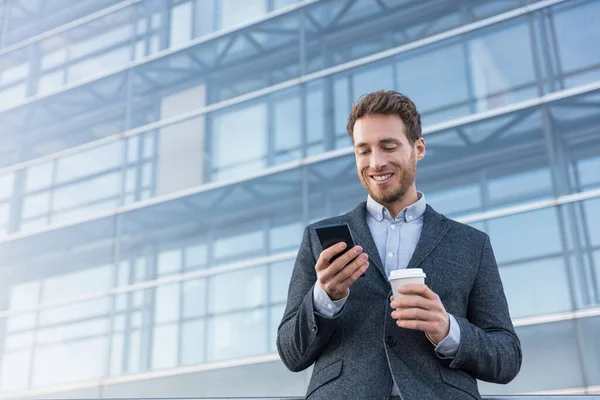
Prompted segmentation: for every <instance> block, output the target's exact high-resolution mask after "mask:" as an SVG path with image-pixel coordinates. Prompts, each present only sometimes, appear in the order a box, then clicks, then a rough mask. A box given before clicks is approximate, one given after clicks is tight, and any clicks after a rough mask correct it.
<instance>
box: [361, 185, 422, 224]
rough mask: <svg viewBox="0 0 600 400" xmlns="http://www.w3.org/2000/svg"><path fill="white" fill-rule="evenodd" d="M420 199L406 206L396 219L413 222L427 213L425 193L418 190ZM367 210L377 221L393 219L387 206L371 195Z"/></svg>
mask: <svg viewBox="0 0 600 400" xmlns="http://www.w3.org/2000/svg"><path fill="white" fill-rule="evenodd" d="M417 197H418V200H417V201H416V202H414V203H413V204H411V205H410V206H408V207H406V208H405V209H404V210H402V211H401V212H400V214H398V216H397V217H396V220H399V221H403V222H412V221H416V220H418V219H419V218H421V217H422V216H423V214H424V213H425V208H426V207H427V205H426V203H425V195H424V194H423V193H422V192H419V191H417ZM367 212H368V213H369V215H370V216H371V217H373V218H374V219H375V220H376V221H377V222H381V221H383V220H384V218H385V219H389V220H391V219H392V216H391V215H390V212H389V211H388V209H387V208H385V206H383V205H381V204H379V203H378V202H377V201H375V200H374V199H373V198H372V197H371V195H369V196H368V197H367Z"/></svg>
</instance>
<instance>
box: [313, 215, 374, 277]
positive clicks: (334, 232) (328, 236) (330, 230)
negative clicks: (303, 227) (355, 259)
mask: <svg viewBox="0 0 600 400" xmlns="http://www.w3.org/2000/svg"><path fill="white" fill-rule="evenodd" d="M315 231H316V232H317V236H318V237H319V241H320V242H321V247H323V250H325V249H327V248H329V247H331V246H333V245H335V244H337V243H340V242H345V243H346V248H345V249H344V250H342V251H341V252H340V253H338V254H336V255H335V256H333V257H332V258H331V262H333V261H335V260H336V259H337V258H338V257H339V256H341V255H342V254H344V253H345V252H347V251H348V250H350V249H351V248H353V247H354V240H353V239H352V233H351V232H350V227H348V224H331V225H324V226H319V227H318V228H315ZM361 276H365V274H362V275H361Z"/></svg>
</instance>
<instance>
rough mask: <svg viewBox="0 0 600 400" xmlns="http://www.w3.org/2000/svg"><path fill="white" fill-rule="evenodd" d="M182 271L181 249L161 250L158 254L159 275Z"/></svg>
mask: <svg viewBox="0 0 600 400" xmlns="http://www.w3.org/2000/svg"><path fill="white" fill-rule="evenodd" d="M180 271H181V249H175V250H168V251H161V252H160V253H159V254H158V267H157V275H158V276H164V275H170V274H174V273H177V272H180Z"/></svg>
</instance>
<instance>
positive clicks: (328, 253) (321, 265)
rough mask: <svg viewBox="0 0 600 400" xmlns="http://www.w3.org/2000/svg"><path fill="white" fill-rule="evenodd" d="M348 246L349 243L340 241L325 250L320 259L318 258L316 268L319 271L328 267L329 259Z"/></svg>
mask: <svg viewBox="0 0 600 400" xmlns="http://www.w3.org/2000/svg"><path fill="white" fill-rule="evenodd" d="M346 246H347V245H346V243H345V242H340V243H336V244H335V245H333V246H330V247H328V248H326V249H325V250H323V251H322V252H321V254H320V255H319V259H318V260H317V264H316V266H315V269H316V270H317V271H322V270H324V269H325V268H327V267H328V266H329V264H330V263H329V261H330V260H331V258H332V257H334V256H335V255H336V254H339V253H341V252H342V251H344V250H345V249H346Z"/></svg>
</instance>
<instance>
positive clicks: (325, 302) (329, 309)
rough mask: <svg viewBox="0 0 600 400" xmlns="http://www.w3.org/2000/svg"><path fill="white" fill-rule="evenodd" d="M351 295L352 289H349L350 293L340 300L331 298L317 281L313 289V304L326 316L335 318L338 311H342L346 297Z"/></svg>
mask: <svg viewBox="0 0 600 400" xmlns="http://www.w3.org/2000/svg"><path fill="white" fill-rule="evenodd" d="M349 295H350V291H348V295H346V297H344V298H343V299H340V300H331V299H330V298H329V296H328V295H327V293H326V292H325V290H323V288H322V287H321V285H319V283H318V282H317V283H315V286H314V289H313V304H314V306H315V310H316V311H317V312H318V313H319V314H321V315H322V316H324V317H327V318H333V317H334V316H335V315H336V314H337V313H339V312H340V310H341V309H342V307H344V304H345V303H346V299H347V298H348V296H349Z"/></svg>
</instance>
